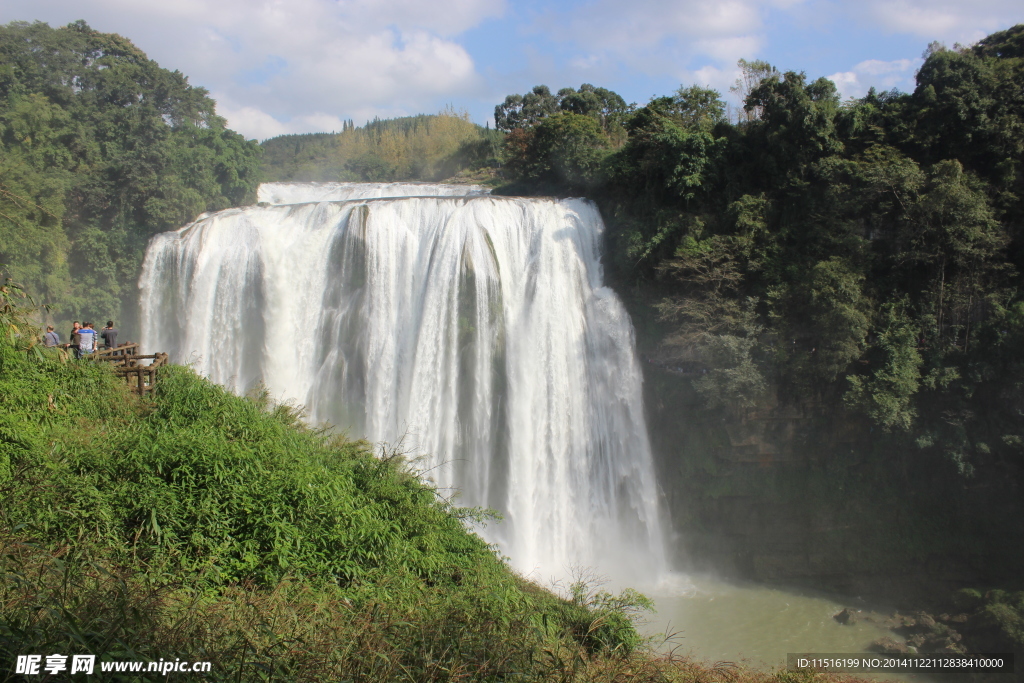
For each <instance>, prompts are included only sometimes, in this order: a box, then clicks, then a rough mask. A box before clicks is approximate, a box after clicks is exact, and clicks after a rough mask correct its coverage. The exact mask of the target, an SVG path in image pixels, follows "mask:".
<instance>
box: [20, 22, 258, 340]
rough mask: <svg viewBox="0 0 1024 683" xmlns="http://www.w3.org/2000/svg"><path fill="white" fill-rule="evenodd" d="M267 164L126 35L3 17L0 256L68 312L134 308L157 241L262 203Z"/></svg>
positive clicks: (92, 315) (61, 312) (56, 308)
mask: <svg viewBox="0 0 1024 683" xmlns="http://www.w3.org/2000/svg"><path fill="white" fill-rule="evenodd" d="M259 163H260V149H259V147H258V146H257V145H256V144H255V143H254V142H247V141H246V140H245V139H244V138H243V137H242V136H240V135H238V134H237V133H235V132H233V131H231V130H228V129H227V128H225V123H224V119H222V118H221V117H219V116H217V114H216V113H215V110H214V102H213V100H212V99H210V98H209V97H208V96H207V93H206V91H205V90H204V89H203V88H195V87H192V86H190V85H189V84H188V79H187V78H186V77H185V76H184V75H182V74H181V73H179V72H177V71H174V72H172V71H168V70H166V69H162V68H160V67H159V66H158V65H157V64H156V62H154V61H152V60H150V59H148V58H147V57H146V55H145V54H143V53H142V51H141V50H139V49H138V48H137V47H135V46H134V45H133V44H132V43H131V42H130V41H128V40H127V39H125V38H122V37H121V36H118V35H115V34H105V33H99V32H97V31H94V30H92V29H91V28H90V27H89V26H88V25H86V24H85V22H81V21H79V22H76V23H74V24H71V25H69V26H65V27H62V28H57V29H54V28H50V27H49V26H48V25H46V24H43V23H40V22H37V23H33V24H29V23H24V22H15V23H11V24H8V25H6V26H0V264H2V265H3V267H4V268H5V269H6V272H7V273H8V274H9V275H10V276H11V277H13V278H14V279H15V280H17V281H19V282H22V283H24V285H25V286H26V287H28V288H29V290H30V291H31V292H32V293H33V294H34V295H35V296H36V297H37V298H38V300H39V301H42V302H45V303H47V304H49V305H51V306H52V313H53V315H54V316H56V318H57V319H58V320H70V319H71V318H79V319H93V320H97V321H98V320H106V319H107V318H110V317H112V318H117V319H118V320H120V319H121V317H122V315H123V314H130V313H131V311H132V309H133V307H134V304H135V298H136V294H135V283H136V282H137V280H138V273H139V268H140V266H141V263H142V256H143V253H144V250H145V246H146V243H147V242H148V240H149V238H150V237H151V236H152V235H154V234H156V233H158V232H162V231H165V230H170V229H175V228H178V227H181V226H182V225H184V224H185V223H187V222H189V221H191V220H192V219H193V218H195V217H196V215H198V214H200V213H202V212H204V211H211V210H216V209H223V208H227V207H229V206H237V205H239V204H244V203H246V202H249V201H252V199H253V198H254V197H255V190H256V186H257V184H258V182H259Z"/></svg>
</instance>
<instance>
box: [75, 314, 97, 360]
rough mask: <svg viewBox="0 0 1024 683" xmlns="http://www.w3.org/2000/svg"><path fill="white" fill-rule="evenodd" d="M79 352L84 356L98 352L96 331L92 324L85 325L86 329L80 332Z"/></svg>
mask: <svg viewBox="0 0 1024 683" xmlns="http://www.w3.org/2000/svg"><path fill="white" fill-rule="evenodd" d="M78 350H79V352H80V353H81V354H82V355H83V356H86V355H88V354H90V353H92V352H93V351H95V350H96V330H94V329H93V328H92V323H90V322H87V323H85V327H83V328H82V329H80V330H79V331H78Z"/></svg>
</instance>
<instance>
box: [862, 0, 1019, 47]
mask: <svg viewBox="0 0 1024 683" xmlns="http://www.w3.org/2000/svg"><path fill="white" fill-rule="evenodd" d="M856 11H857V12H858V13H863V16H865V17H866V18H867V19H868V20H869V21H870V22H871V23H872V24H876V25H878V26H880V27H881V28H882V29H884V30H887V31H892V32H895V33H909V34H911V35H915V36H919V37H921V38H924V39H926V40H929V41H930V40H942V41H948V42H960V43H963V44H969V43H973V42H975V41H977V40H979V39H981V38H983V37H985V36H986V35H987V34H989V33H992V32H993V31H997V30H999V29H1001V28H1005V27H1006V26H1008V25H1013V24H1015V23H1017V22H1019V21H1021V19H1022V18H1024V12H1022V8H1021V4H1020V0H971V1H970V2H963V0H868V2H867V3H866V5H864V6H861V5H858V6H857V9H856Z"/></svg>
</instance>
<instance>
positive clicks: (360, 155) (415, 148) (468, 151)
mask: <svg viewBox="0 0 1024 683" xmlns="http://www.w3.org/2000/svg"><path fill="white" fill-rule="evenodd" d="M344 128H345V129H344V130H343V131H341V132H340V133H309V134H306V135H282V136H279V137H276V138H271V139H269V140H266V141H264V142H263V143H262V147H263V151H264V157H263V169H262V170H263V176H264V179H265V180H267V181H325V180H340V181H346V180H347V181H369V182H380V181H392V180H419V181H438V180H445V179H448V178H452V177H453V176H456V175H457V174H459V173H460V172H463V171H466V170H472V169H475V168H477V167H479V166H481V165H486V163H487V161H488V160H489V159H491V158H493V157H494V156H495V155H496V154H497V153H498V148H499V146H500V144H501V140H502V136H501V135H500V134H499V133H498V132H497V131H493V130H491V129H490V128H489V127H486V128H485V127H481V126H478V125H476V124H475V123H472V122H471V121H470V120H469V115H468V114H466V113H464V112H462V113H460V112H456V111H455V110H454V109H451V108H449V109H446V110H445V111H442V112H441V113H440V114H437V115H427V114H420V115H419V116H406V117H402V118H397V119H385V120H380V119H375V120H373V121H370V122H368V123H367V124H366V125H365V126H362V127H356V125H355V123H354V122H353V121H352V120H351V119H350V120H348V121H346V122H345V127H344ZM465 179H467V180H472V179H473V176H472V175H470V176H468V177H467V178H465Z"/></svg>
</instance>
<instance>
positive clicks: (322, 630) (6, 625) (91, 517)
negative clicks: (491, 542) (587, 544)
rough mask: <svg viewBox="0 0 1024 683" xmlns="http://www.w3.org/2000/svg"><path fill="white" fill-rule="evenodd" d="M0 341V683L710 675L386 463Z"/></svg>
mask: <svg viewBox="0 0 1024 683" xmlns="http://www.w3.org/2000/svg"><path fill="white" fill-rule="evenodd" d="M7 310H8V311H9V310H10V309H7ZM7 320H8V322H9V321H10V317H8V319H7ZM4 322H5V321H4V320H0V323H4ZM4 328H6V325H5V324H0V332H3V333H4V334H3V338H0V396H2V397H3V400H2V401H0V495H2V499H3V501H4V504H3V505H2V507H0V571H3V576H4V578H3V581H2V582H0V662H2V663H0V681H6V680H19V678H20V677H18V676H16V675H14V674H13V666H11V665H12V664H13V661H14V658H15V657H16V656H17V655H18V654H31V653H42V654H50V653H55V652H58V653H63V654H82V653H93V654H97V655H99V656H100V660H107V661H109V660H140V659H141V660H156V659H159V658H164V659H167V660H173V659H175V658H181V659H184V660H190V661H196V660H209V661H212V662H213V672H212V675H211V676H210V677H209V678H210V679H211V680H232V681H234V680H272V679H277V680H353V681H356V680H360V681H383V680H409V681H460V680H524V681H525V680H530V681H533V680H552V681H554V680H558V681H598V680H606V681H613V680H638V681H641V680H643V681H653V680H698V679H701V678H704V677H706V675H708V671H706V670H704V669H703V668H701V667H700V666H698V665H695V664H692V663H690V662H685V661H682V662H680V661H670V660H665V659H661V660H658V659H655V658H652V657H650V656H649V655H645V654H644V652H643V649H642V648H639V649H638V648H637V646H638V645H639V639H638V638H637V636H636V632H635V631H634V630H633V628H632V626H631V624H630V622H629V614H630V612H631V609H632V608H634V607H635V606H637V605H638V604H640V603H643V600H642V599H641V598H637V596H635V595H633V594H629V593H627V594H625V595H624V596H620V597H618V598H616V597H613V596H610V595H607V594H603V593H599V592H597V593H595V592H592V591H588V590H587V589H586V588H585V587H576V591H575V593H574V598H573V599H570V600H562V599H559V598H557V597H556V596H554V595H552V594H551V593H549V592H547V591H545V590H543V589H541V588H539V587H537V586H535V585H532V584H529V583H527V582H525V581H524V580H522V579H521V578H519V577H518V576H516V575H515V574H514V573H512V572H511V571H509V570H508V568H507V567H506V566H505V565H504V564H503V563H502V562H501V561H500V559H499V558H497V557H496V556H495V554H494V553H493V551H492V550H491V549H490V548H488V547H487V545H486V544H485V543H484V542H483V541H481V540H480V539H479V538H478V537H476V536H475V535H473V534H470V533H468V532H467V531H466V530H465V529H464V527H463V523H462V521H461V519H460V516H461V515H460V511H458V510H455V509H453V508H452V507H451V506H450V505H448V504H447V503H446V502H444V501H441V500H439V499H438V498H437V497H436V495H435V493H434V492H433V491H432V490H431V489H429V488H428V487H426V486H424V485H423V484H421V483H420V482H419V481H418V480H417V479H416V478H415V477H413V476H411V475H410V474H409V473H408V472H407V470H406V469H405V467H404V465H403V463H402V461H401V459H400V458H398V457H390V458H375V457H373V456H372V455H371V454H370V452H369V451H368V449H367V445H366V444H365V443H358V442H357V443H352V442H346V441H342V440H338V439H331V438H328V437H327V436H325V435H323V434H321V433H318V432H316V431H312V430H310V429H308V428H305V427H303V426H302V425H301V423H299V422H298V420H297V418H296V414H295V412H294V411H292V410H289V409H288V408H285V407H280V406H278V407H274V406H271V405H269V404H268V403H267V402H266V401H265V400H259V399H258V398H257V399H256V400H253V399H245V398H239V397H235V396H232V395H230V394H229V393H227V392H225V391H224V390H222V389H221V388H219V387H217V386H215V385H213V384H211V383H209V382H207V381H205V380H203V379H201V378H199V377H197V376H196V375H194V374H193V373H192V372H191V371H189V370H188V369H187V368H181V367H173V368H170V369H169V370H168V371H167V372H166V373H165V374H164V375H163V376H162V378H161V384H160V388H159V391H158V392H157V394H156V395H155V396H154V397H153V398H152V399H140V398H138V397H135V396H133V395H131V394H129V393H128V392H127V390H126V388H125V386H124V385H123V384H122V383H121V382H120V381H119V380H118V379H117V378H115V377H114V376H113V374H112V373H110V372H109V371H108V370H107V369H106V368H104V367H102V366H99V365H94V364H92V363H90V362H76V361H69V360H67V359H63V358H60V357H57V356H53V357H49V356H46V355H40V354H38V353H35V352H33V351H29V352H26V350H25V349H24V348H23V347H24V343H23V342H22V340H21V339H18V338H15V339H11V338H10V335H8V334H6V333H7V329H4ZM22 329H24V328H22ZM108 676H113V675H112V674H108ZM666 676H668V678H666ZM743 678H744V679H746V680H767V679H769V678H772V679H774V680H790V679H793V676H792V675H789V674H780V675H778V676H772V675H769V674H758V673H753V672H745V673H743ZM798 678H799V679H800V680H804V678H801V677H798ZM136 679H137V680H146V678H145V677H136V678H135V679H133V678H132V677H131V676H130V675H127V674H122V675H121V677H120V678H118V677H116V676H115V677H113V678H105V677H104V676H103V675H98V676H97V678H96V679H94V680H136ZM51 680H53V679H51ZM72 680H73V679H72ZM794 680H795V679H794Z"/></svg>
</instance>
